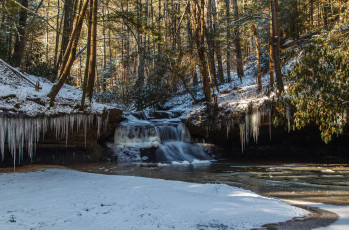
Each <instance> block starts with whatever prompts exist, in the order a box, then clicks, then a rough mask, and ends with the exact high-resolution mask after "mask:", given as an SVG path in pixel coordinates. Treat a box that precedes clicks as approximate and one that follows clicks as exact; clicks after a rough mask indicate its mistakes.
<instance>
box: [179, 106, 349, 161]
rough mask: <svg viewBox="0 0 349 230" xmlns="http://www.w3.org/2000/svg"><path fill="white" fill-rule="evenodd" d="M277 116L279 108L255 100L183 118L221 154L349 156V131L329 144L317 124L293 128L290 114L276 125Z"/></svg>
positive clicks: (326, 158)
mask: <svg viewBox="0 0 349 230" xmlns="http://www.w3.org/2000/svg"><path fill="white" fill-rule="evenodd" d="M256 111H258V112H257V113H256ZM279 115H280V114H279ZM275 116H278V114H277V112H276V111H275V109H268V108H267V107H265V106H263V105H262V106H256V107H254V106H252V104H251V105H250V106H249V107H248V108H247V109H246V111H231V110H229V109H228V110H227V109H220V110H219V111H215V113H211V114H206V113H205V112H204V111H200V112H195V113H192V114H190V115H189V116H188V117H187V118H185V119H183V122H184V123H185V124H186V125H187V127H188V128H189V131H190V134H191V135H192V137H193V138H196V139H197V140H198V141H204V142H205V143H210V144H213V151H214V153H215V154H216V155H217V157H218V158H233V159H246V160H253V159H262V160H270V161H274V160H275V161H278V160H283V159H285V160H300V161H302V160H311V161H313V162H317V161H318V162H343V161H347V159H348V158H349V156H348V152H347V151H348V149H349V143H348V141H347V140H348V137H349V133H348V131H347V132H345V133H344V134H343V135H342V136H339V137H334V138H333V140H332V142H330V143H329V144H325V143H324V142H323V141H322V139H321V135H320V131H319V129H318V128H317V127H316V126H315V125H313V126H308V127H306V128H304V129H302V130H291V129H290V130H289V121H288V120H287V117H284V120H283V121H281V123H280V124H278V126H275V125H274V124H273V120H274V118H275ZM347 130H349V129H348V128H347ZM242 135H243V136H244V138H242ZM243 146H244V147H243Z"/></svg>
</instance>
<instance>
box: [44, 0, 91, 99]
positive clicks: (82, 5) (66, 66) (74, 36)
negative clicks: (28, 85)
mask: <svg viewBox="0 0 349 230" xmlns="http://www.w3.org/2000/svg"><path fill="white" fill-rule="evenodd" d="M88 2H89V0H79V3H78V9H79V10H78V14H76V17H75V23H74V27H73V30H72V33H71V36H70V40H69V43H68V46H67V49H66V51H65V54H64V57H63V61H62V65H61V67H60V69H59V71H58V78H59V80H58V81H57V82H56V83H55V84H54V85H53V86H52V88H51V90H50V92H49V94H48V97H49V98H50V106H53V105H54V101H55V98H56V96H57V94H58V92H59V91H60V89H61V88H62V86H63V84H64V83H65V82H66V80H67V78H68V76H69V73H70V68H71V66H72V65H73V62H74V60H75V54H76V49H77V45H78V41H79V38H80V33H81V28H82V23H83V20H84V17H85V14H86V10H87V6H88Z"/></svg>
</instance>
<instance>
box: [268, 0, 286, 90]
mask: <svg viewBox="0 0 349 230" xmlns="http://www.w3.org/2000/svg"><path fill="white" fill-rule="evenodd" d="M271 12H272V21H273V23H272V26H273V48H274V49H273V50H274V68H275V76H276V85H277V89H278V91H279V92H283V91H284V83H283V80H282V73H281V62H280V36H279V15H278V0H271Z"/></svg>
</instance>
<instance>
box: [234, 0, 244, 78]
mask: <svg viewBox="0 0 349 230" xmlns="http://www.w3.org/2000/svg"><path fill="white" fill-rule="evenodd" d="M233 8H234V19H235V22H236V26H235V30H234V44H235V53H236V68H237V74H238V77H239V78H240V81H241V82H242V78H243V77H244V66H243V61H242V51H241V38H240V28H239V23H238V20H239V6H238V2H237V0H233Z"/></svg>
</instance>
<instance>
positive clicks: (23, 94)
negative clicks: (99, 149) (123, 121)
mask: <svg viewBox="0 0 349 230" xmlns="http://www.w3.org/2000/svg"><path fill="white" fill-rule="evenodd" d="M24 75H25V76H26V77H27V78H28V79H29V80H30V81H31V82H35V83H36V82H39V84H40V87H41V88H42V89H40V90H39V91H36V90H35V87H34V86H33V85H32V84H31V83H30V82H29V81H27V80H26V79H24V78H22V77H19V76H18V75H17V74H15V73H14V72H13V71H12V70H10V69H9V68H7V67H6V66H5V65H4V64H2V63H1V62H0V114H1V113H2V112H7V113H9V114H11V113H12V114H17V113H21V114H24V115H26V116H29V117H35V116H39V115H46V116H52V115H57V114H62V113H63V114H70V113H77V112H79V111H76V109H75V108H74V107H75V105H78V104H80V101H81V96H82V91H81V90H79V89H77V88H75V87H73V86H70V85H66V84H64V86H63V87H62V89H61V90H60V91H59V93H58V95H57V97H56V100H55V106H54V107H51V108H50V107H49V103H48V102H49V98H48V97H47V94H48V93H49V92H50V90H51V88H52V85H53V84H52V83H51V82H50V81H49V80H47V79H45V78H40V77H36V76H33V75H27V74H24ZM110 108H112V107H111V106H106V105H102V104H98V103H96V102H95V101H93V102H92V104H91V107H89V108H88V109H87V110H86V111H85V112H89V113H95V114H96V113H98V114H101V113H103V111H104V109H110Z"/></svg>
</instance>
